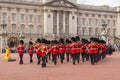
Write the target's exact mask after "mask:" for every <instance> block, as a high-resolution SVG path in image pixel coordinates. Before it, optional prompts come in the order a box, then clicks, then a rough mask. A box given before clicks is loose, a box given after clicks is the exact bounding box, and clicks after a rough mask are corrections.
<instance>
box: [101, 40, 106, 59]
mask: <svg viewBox="0 0 120 80" xmlns="http://www.w3.org/2000/svg"><path fill="white" fill-rule="evenodd" d="M101 42H102V54H101V57H102V59H104V58H106V54H107V48H108V46H107V45H106V42H105V41H104V40H101Z"/></svg>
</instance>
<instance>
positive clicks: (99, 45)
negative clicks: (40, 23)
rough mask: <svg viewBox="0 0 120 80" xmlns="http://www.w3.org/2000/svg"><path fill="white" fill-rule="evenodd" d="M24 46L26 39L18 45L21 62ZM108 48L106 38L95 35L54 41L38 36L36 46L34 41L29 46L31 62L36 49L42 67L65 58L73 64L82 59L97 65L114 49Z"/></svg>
mask: <svg viewBox="0 0 120 80" xmlns="http://www.w3.org/2000/svg"><path fill="white" fill-rule="evenodd" d="M24 48H25V47H24V41H23V40H21V41H20V45H19V46H18V54H19V57H20V64H23V54H24ZM108 50H109V47H108V45H106V42H105V41H104V40H100V39H98V38H93V37H92V38H90V39H89V40H87V39H80V38H79V36H76V37H72V38H69V39H64V38H61V39H59V40H52V41H50V40H47V39H45V38H42V39H39V38H38V39H37V40H36V41H35V45H34V46H33V42H32V41H30V42H29V46H28V53H29V56H30V63H32V62H33V53H34V51H35V53H36V55H37V60H38V61H37V64H38V65H39V64H41V66H42V68H44V67H46V64H47V63H48V62H49V61H52V62H53V63H54V65H57V63H58V61H60V63H61V64H62V63H64V60H66V62H70V61H72V64H73V65H75V64H76V63H77V64H79V63H80V61H82V62H85V61H90V62H91V64H92V65H95V64H96V63H98V62H99V61H100V60H101V59H105V58H106V55H107V54H109V53H110V54H111V53H112V50H111V52H109V53H108ZM109 51H110V50H109ZM51 58H52V59H51Z"/></svg>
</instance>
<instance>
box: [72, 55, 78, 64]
mask: <svg viewBox="0 0 120 80" xmlns="http://www.w3.org/2000/svg"><path fill="white" fill-rule="evenodd" d="M72 60H73V65H75V62H76V60H77V54H72Z"/></svg>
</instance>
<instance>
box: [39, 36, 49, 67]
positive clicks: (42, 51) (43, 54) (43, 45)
mask: <svg viewBox="0 0 120 80" xmlns="http://www.w3.org/2000/svg"><path fill="white" fill-rule="evenodd" d="M46 43H47V40H46V39H44V38H43V39H42V40H41V48H40V56H41V57H42V64H41V66H42V68H44V67H46V54H47V47H46Z"/></svg>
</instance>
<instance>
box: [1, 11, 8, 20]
mask: <svg viewBox="0 0 120 80" xmlns="http://www.w3.org/2000/svg"><path fill="white" fill-rule="evenodd" d="M6 18H7V13H3V14H2V20H3V21H6Z"/></svg>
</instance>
